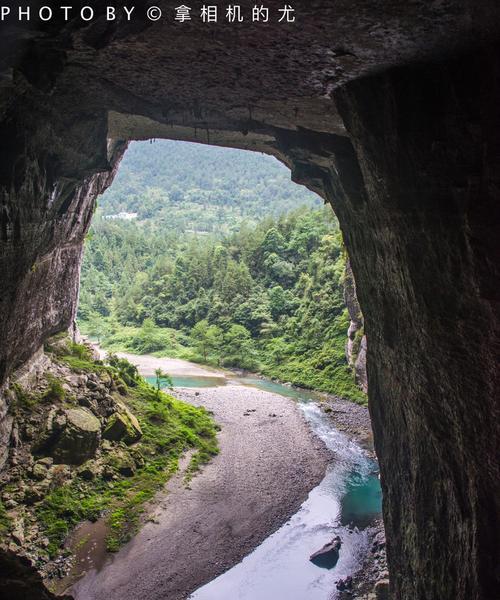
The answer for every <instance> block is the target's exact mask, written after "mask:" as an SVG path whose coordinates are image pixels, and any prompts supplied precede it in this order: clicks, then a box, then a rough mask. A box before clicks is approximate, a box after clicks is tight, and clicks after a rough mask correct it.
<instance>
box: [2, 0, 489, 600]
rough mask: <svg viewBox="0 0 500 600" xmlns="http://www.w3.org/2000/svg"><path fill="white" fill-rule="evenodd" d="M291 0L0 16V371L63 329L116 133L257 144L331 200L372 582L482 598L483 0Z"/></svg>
mask: <svg viewBox="0 0 500 600" xmlns="http://www.w3.org/2000/svg"><path fill="white" fill-rule="evenodd" d="M160 4H162V6H163V3H161V2H160ZM268 4H269V5H270V7H271V9H272V10H276V9H277V8H278V7H279V6H281V5H282V3H281V2H278V1H277V0H276V1H275V0H269V2H268ZM294 4H295V7H296V9H297V22H296V24H292V25H284V24H278V23H276V22H273V23H270V24H268V25H266V26H264V27H262V28H257V27H256V26H249V24H248V23H242V24H241V25H235V24H227V23H224V24H222V23H221V24H220V25H217V26H214V27H206V25H204V24H202V23H199V22H193V23H192V24H189V25H188V26H187V27H185V28H183V27H174V26H171V25H169V24H166V23H164V22H158V23H156V24H154V23H152V22H151V21H148V20H147V19H146V18H145V17H144V14H143V13H142V15H143V16H142V17H139V18H137V19H136V20H135V21H133V22H127V21H125V20H121V21H116V22H110V23H107V22H106V21H105V19H104V18H103V17H102V16H100V17H99V18H98V19H96V20H95V21H94V22H92V23H84V22H82V21H80V20H73V19H72V20H70V21H69V22H62V21H60V20H56V21H53V22H51V23H46V24H40V23H37V22H36V21H32V22H30V23H25V24H24V25H23V26H19V24H18V23H4V24H2V25H1V27H2V38H1V42H0V44H1V48H0V50H1V52H0V56H1V59H0V69H1V90H0V119H1V122H0V149H1V152H2V157H3V159H2V161H1V164H0V278H1V281H2V293H1V294H0V314H1V315H2V318H1V320H0V381H3V380H4V379H5V378H6V377H7V376H8V374H9V373H11V372H12V370H13V369H14V368H15V367H16V366H19V365H20V364H22V363H23V361H25V360H27V359H28V358H30V357H31V356H32V355H33V354H34V353H35V352H36V351H37V349H38V348H39V347H40V346H41V344H42V343H43V341H44V340H45V339H46V337H47V336H49V335H51V334H53V333H54V332H57V331H60V330H62V329H64V328H67V327H70V326H71V325H72V322H73V320H74V316H75V307H76V300H77V294H78V272H79V265H80V259H81V253H82V243H83V239H84V236H85V234H86V232H87V230H88V227H89V224H90V219H91V215H92V211H93V207H94V201H95V197H96V195H97V194H98V193H99V192H100V191H102V190H103V189H104V187H105V186H106V185H107V184H108V183H109V182H110V181H111V179H112V177H113V174H114V171H115V170H116V168H117V165H118V162H119V158H120V156H121V154H122V152H123V150H124V149H125V147H126V144H127V141H128V140H129V139H146V138H153V137H165V138H173V139H186V140H190V141H198V142H203V143H211V144H223V145H229V146H236V147H241V148H247V149H252V150H258V151H264V152H267V153H270V154H273V155H274V156H277V157H279V158H280V159H281V160H283V161H284V162H285V163H286V164H287V165H289V166H290V168H291V170H292V177H293V178H294V180H296V181H298V182H301V183H304V184H306V185H307V186H309V187H310V188H311V189H312V190H314V191H316V192H318V193H319V194H320V195H322V196H323V197H324V198H325V199H327V200H328V201H329V202H330V203H331V204H332V206H333V207H334V208H335V211H336V213H337V216H338V218H339V221H340V224H341V228H342V231H343V233H344V239H345V244H346V248H347V251H348V253H349V256H350V259H351V264H352V270H353V273H354V276H355V279H356V291H357V296H358V299H359V302H360V305H361V308H362V312H363V315H364V318H365V323H364V325H365V332H366V335H367V342H368V343H367V359H368V360H367V369H368V379H369V383H370V390H369V395H370V411H371V415H372V419H373V426H374V436H375V446H376V450H377V454H378V458H379V462H380V467H381V475H382V478H381V480H382V487H383V491H384V518H385V523H386V531H387V538H388V541H387V557H388V562H389V567H390V570H391V593H392V594H393V596H394V598H398V599H399V598H404V599H405V600H435V598H440V600H493V599H494V598H495V599H496V596H497V591H498V587H499V583H500V582H499V580H498V577H499V575H498V569H497V565H498V548H500V540H499V537H500V533H499V531H500V528H499V523H498V516H497V515H498V514H500V506H499V502H500V491H499V481H500V475H499V472H498V456H499V455H500V435H499V423H500V419H499V418H498V417H499V406H498V389H499V386H500V381H499V376H500V375H499V370H498V348H499V335H500V334H499V331H500V326H499V306H500V297H499V290H500V285H499V280H500V275H499V269H500V266H499V265H500V257H499V254H500V248H499V236H498V231H497V224H498V222H499V202H498V190H499V189H500V179H499V177H500V175H499V170H498V164H499V161H500V146H499V142H498V140H499V136H498V131H499V130H500V123H499V120H500V113H499V112H498V98H499V96H500V93H499V83H498V82H499V81H500V65H499V58H498V57H499V56H500V48H499V46H498V39H499V38H500V35H499V32H500V11H499V10H498V4H497V3H496V2H491V1H485V2H475V3H470V2H463V1H462V0H450V1H448V2H446V3H443V2H424V1H420V0H417V1H416V2H399V3H398V2H383V1H377V0H376V1H374V2H364V1H362V0H355V1H349V2H347V1H344V0H341V1H339V2H336V3H335V5H332V3H331V2H327V1H326V0H319V1H318V2H305V1H300V0H298V1H297V2H296V3H294ZM140 8H142V4H141V7H140ZM318 15H321V18H318ZM166 39H168V43H166V42H165V40H166ZM2 398H3V399H2V401H1V404H0V438H1V439H2V440H3V442H4V443H5V441H6V440H7V439H8V438H10V441H9V444H10V449H9V454H12V452H13V450H14V449H15V443H16V435H15V434H14V430H13V428H12V422H11V421H10V420H9V416H8V413H7V411H6V410H5V408H6V405H7V402H8V401H7V400H6V399H5V397H3V396H2ZM27 425H29V424H27ZM26 435H30V433H29V431H26ZM3 455H4V459H5V456H6V453H5V451H4V452H3ZM4 459H3V460H4Z"/></svg>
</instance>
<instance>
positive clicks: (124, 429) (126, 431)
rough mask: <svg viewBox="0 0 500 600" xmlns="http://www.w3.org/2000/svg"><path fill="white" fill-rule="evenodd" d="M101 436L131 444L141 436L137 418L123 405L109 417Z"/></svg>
mask: <svg viewBox="0 0 500 600" xmlns="http://www.w3.org/2000/svg"><path fill="white" fill-rule="evenodd" d="M103 436H104V438H105V439H107V440H111V441H113V442H118V441H121V442H125V443H126V444H133V443H134V442H137V441H138V440H139V439H140V438H141V437H142V430H141V426H140V425H139V421H138V420H137V418H136V417H135V416H134V415H133V414H132V413H131V412H130V411H129V410H128V409H127V408H125V407H122V408H121V409H120V412H117V413H115V414H113V415H111V417H109V419H108V422H107V424H106V428H105V430H104V433H103Z"/></svg>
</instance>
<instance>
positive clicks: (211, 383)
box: [144, 375, 227, 388]
mask: <svg viewBox="0 0 500 600" xmlns="http://www.w3.org/2000/svg"><path fill="white" fill-rule="evenodd" d="M144 379H145V380H146V381H147V382H148V383H150V384H151V385H154V386H155V387H156V377H145V378H144ZM171 379H172V384H173V386H174V388H182V387H185V388H207V387H218V386H220V385H226V383H227V379H226V378H225V377H199V376H193V375H186V376H183V375H172V377H171Z"/></svg>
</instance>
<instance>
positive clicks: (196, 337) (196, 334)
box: [191, 319, 210, 362]
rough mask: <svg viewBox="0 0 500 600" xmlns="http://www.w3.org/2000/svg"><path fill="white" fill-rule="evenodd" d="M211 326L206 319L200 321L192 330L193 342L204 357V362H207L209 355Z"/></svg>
mask: <svg viewBox="0 0 500 600" xmlns="http://www.w3.org/2000/svg"><path fill="white" fill-rule="evenodd" d="M209 327H210V325H209V324H208V321H207V320H206V319H203V320H202V321H198V323H196V325H195V326H194V327H193V329H191V340H192V341H193V343H194V346H195V348H196V350H197V351H198V352H199V353H200V354H201V355H202V356H203V360H204V361H205V362H206V361H207V354H208V338H207V334H208V329H209Z"/></svg>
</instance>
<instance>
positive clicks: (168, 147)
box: [99, 140, 322, 233]
mask: <svg viewBox="0 0 500 600" xmlns="http://www.w3.org/2000/svg"><path fill="white" fill-rule="evenodd" d="M321 203H322V201H321V199H320V198H319V197H318V196H316V195H315V194H314V193H312V192H310V191H309V190H307V189H306V188H304V187H302V186H299V185H297V184H295V183H293V182H292V181H291V180H290V171H289V170H288V169H287V168H286V167H285V166H284V165H282V164H281V163H280V162H279V161H278V160H276V159H275V158H273V157H271V156H267V155H263V154H258V153H255V152H248V151H244V150H234V149H230V148H217V147H213V146H204V145H202V144H193V143H188V142H175V141H168V140H158V141H156V142H153V143H150V142H133V143H132V144H131V145H130V147H129V150H128V151H127V153H126V154H125V156H124V158H123V160H122V163H121V165H120V169H119V171H118V174H117V176H116V178H115V181H114V182H113V185H112V186H111V187H110V188H109V189H108V190H107V191H106V192H105V193H104V194H103V195H102V196H101V198H100V199H99V212H100V214H101V215H102V216H111V215H118V214H119V213H137V219H138V220H139V221H141V220H149V219H154V220H155V221H157V222H158V224H159V225H161V226H162V227H163V228H166V229H175V230H177V231H190V230H192V231H198V232H203V231H205V232H215V233H217V232H221V233H228V232H230V231H234V230H235V229H239V224H240V223H241V222H242V221H243V220H245V221H248V222H250V223H256V222H258V221H260V220H262V218H265V217H267V216H274V217H275V216H278V215H281V214H284V213H287V212H290V211H292V210H294V209H296V208H299V207H302V206H306V207H308V208H318V207H320V206H321Z"/></svg>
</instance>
